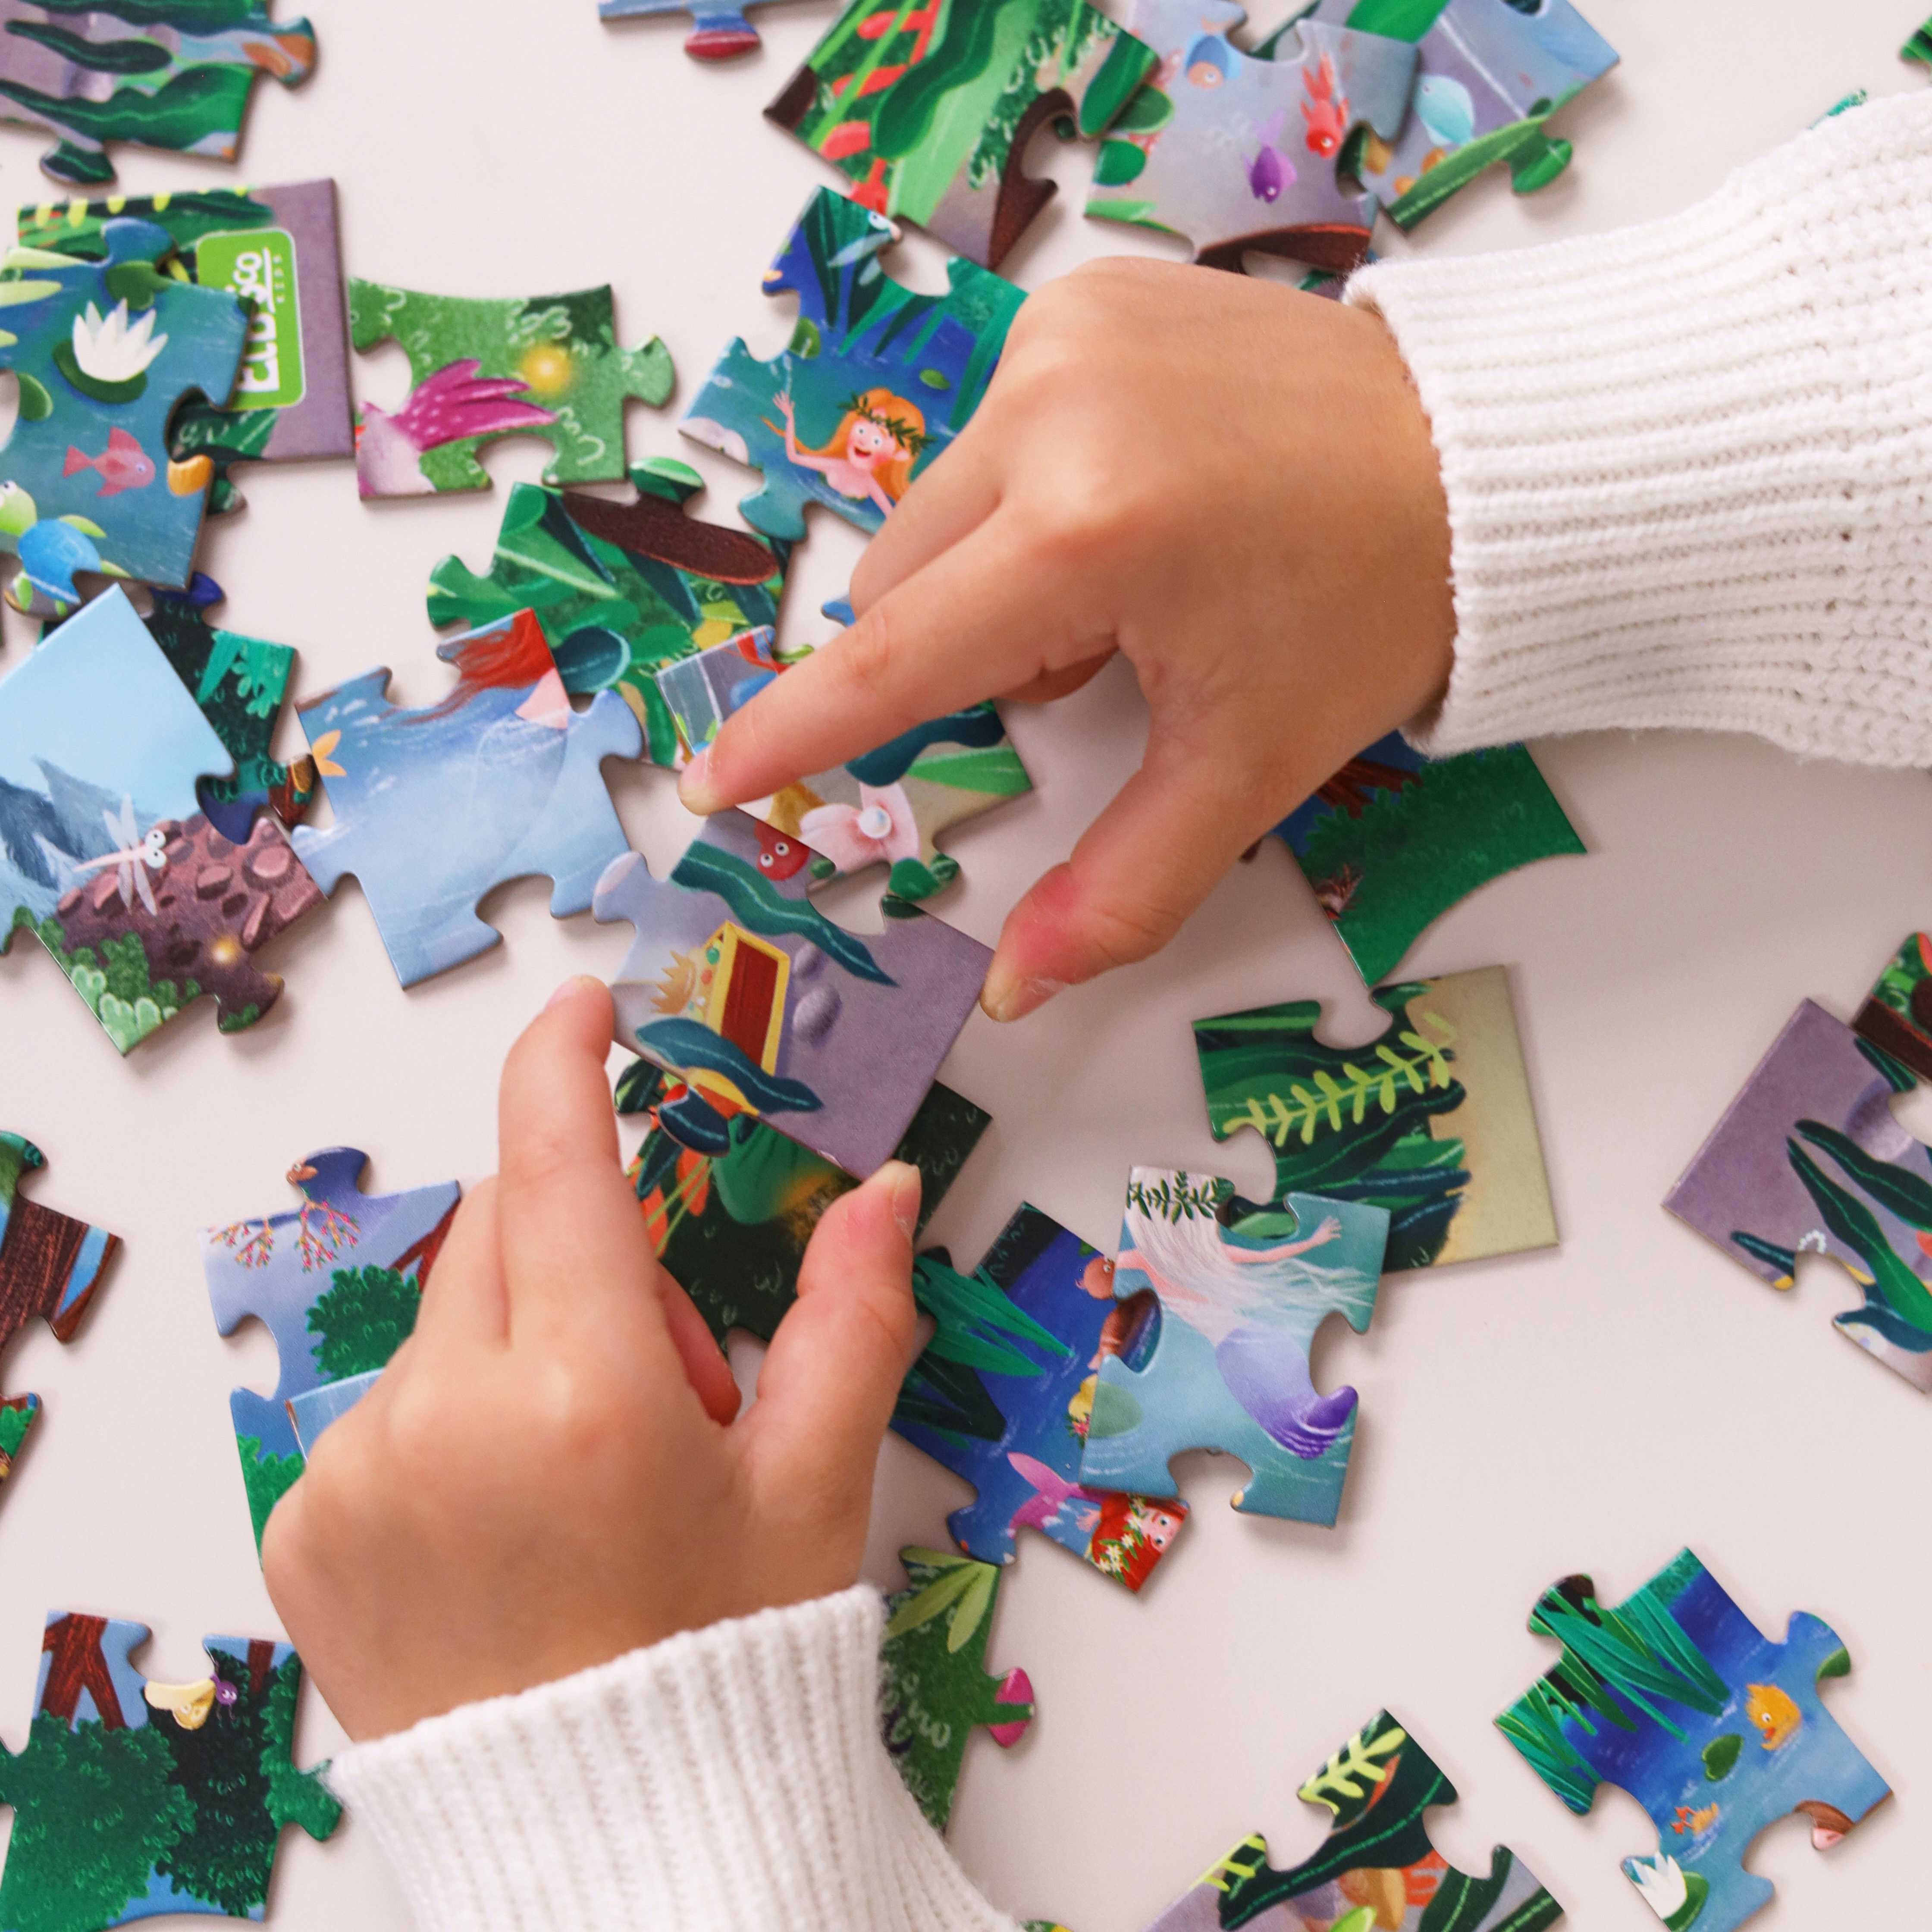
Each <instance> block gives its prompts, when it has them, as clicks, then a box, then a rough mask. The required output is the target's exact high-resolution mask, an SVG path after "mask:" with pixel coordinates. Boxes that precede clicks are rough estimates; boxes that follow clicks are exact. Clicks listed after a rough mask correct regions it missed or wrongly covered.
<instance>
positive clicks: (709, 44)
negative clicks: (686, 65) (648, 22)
mask: <svg viewBox="0 0 1932 1932" xmlns="http://www.w3.org/2000/svg"><path fill="white" fill-rule="evenodd" d="M753 4H754V0H745V5H746V6H749V5H753ZM662 13H688V14H689V15H690V16H691V31H690V32H689V33H688V34H686V35H685V39H684V50H685V52H686V53H688V55H690V56H691V58H692V59H693V60H701V61H721V60H730V59H733V58H735V57H736V55H739V54H748V53H749V52H751V50H752V49H754V47H756V46H757V45H758V44H759V41H758V30H757V28H755V27H754V26H752V25H751V22H750V21H749V20H746V19H745V9H744V7H734V6H732V5H730V0H597V17H598V19H599V20H641V19H643V18H646V17H652V16H655V15H658V14H662Z"/></svg>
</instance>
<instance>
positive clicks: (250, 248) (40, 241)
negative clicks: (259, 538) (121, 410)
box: [18, 181, 356, 516]
mask: <svg viewBox="0 0 1932 1932" xmlns="http://www.w3.org/2000/svg"><path fill="white" fill-rule="evenodd" d="M123 216H125V217H133V218H135V219H137V220H142V221H144V222H147V223H150V224H151V226H154V228H155V229H157V230H158V231H160V233H163V234H165V235H166V236H167V237H168V239H169V242H170V244H171V245H172V256H171V257H169V261H168V267H169V272H170V273H171V274H176V278H177V279H180V278H182V277H185V278H186V279H187V281H190V282H193V283H195V284H198V285H199V286H200V287H205V288H217V289H226V290H227V291H228V292H229V294H231V295H233V296H239V297H240V298H242V299H243V300H244V301H245V302H246V303H247V305H248V346H247V347H246V348H245V350H243V351H242V366H241V371H240V373H239V375H238V377H236V383H235V392H234V396H233V401H232V404H229V399H228V398H223V399H222V401H220V402H216V401H212V400H211V401H205V402H194V401H190V402H187V403H184V404H182V405H181V408H180V409H179V410H178V411H177V412H176V413H175V418H174V420H173V422H172V424H171V425H169V432H168V453H169V455H170V456H172V458H175V460H176V461H177V462H179V463H188V462H191V461H192V460H193V459H194V458H196V457H198V456H199V457H205V458H207V459H208V461H209V463H211V464H212V465H213V466H214V481H213V483H212V484H211V487H210V490H209V493H208V512H209V514H211V515H214V516H219V515H220V514H223V513H224V512H226V511H231V510H236V509H239V508H241V507H242V495H241V493H240V491H239V490H238V489H236V487H235V485H234V484H233V481H232V480H231V479H230V477H229V471H230V470H231V469H233V466H235V465H236V463H244V462H248V463H282V462H290V461H296V460H302V459H304V458H314V457H342V456H353V455H354V454H355V452H356V438H355V431H354V428H353V424H352V422H351V421H350V407H349V344H348V338H347V334H346V332H345V331H344V326H343V287H342V263H341V256H340V254H339V252H338V248H337V243H336V226H335V183H334V182H333V181H296V182H294V183H293V184H290V185H288V186H286V187H257V188H208V189H205V190H199V191H190V192H189V193H185V194H159V195H140V196H130V195H114V196H110V197H108V198H107V199H104V200H99V201H86V200H83V199H80V198H79V197H76V198H75V199H73V200H71V201H64V202H54V201H43V202H38V203H37V204H35V205H33V206H31V207H26V208H22V209H21V210H20V216H19V223H18V226H19V232H20V241H21V243H22V245H23V246H24V247H26V248H35V249H58V250H59V251H62V253H64V254H69V255H74V256H77V257H80V258H81V259H83V260H89V261H92V260H98V259H99V258H100V257H102V256H103V255H104V254H105V253H106V251H107V242H106V237H105V233H104V230H105V229H106V226H107V223H108V222H109V221H110V220H113V219H115V218H117V217H123ZM157 266H159V264H158V263H157ZM177 271H178V272H177ZM225 404H227V405H229V406H226V407H224V405H225Z"/></svg>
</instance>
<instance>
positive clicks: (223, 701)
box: [147, 571, 315, 845]
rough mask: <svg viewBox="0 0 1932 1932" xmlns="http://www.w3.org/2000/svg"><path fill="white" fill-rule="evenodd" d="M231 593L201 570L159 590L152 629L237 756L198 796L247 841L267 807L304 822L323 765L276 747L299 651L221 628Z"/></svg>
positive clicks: (221, 825) (216, 820) (284, 818)
mask: <svg viewBox="0 0 1932 1932" xmlns="http://www.w3.org/2000/svg"><path fill="white" fill-rule="evenodd" d="M222 596H223V592H222V589H221V586H220V584H218V583H216V582H215V581H214V578H212V577H205V576H203V575H202V573H201V572H200V571H196V572H195V574H194V575H193V577H191V578H190V580H189V581H188V586H187V590H186V591H185V592H182V593H180V594H176V593H175V592H171V591H166V590H157V591H156V592H154V607H153V609H152V610H151V611H150V612H149V613H148V618H147V626H148V635H149V636H150V637H152V638H153V639H154V642H155V643H157V644H158V645H159V646H160V650H161V655H163V657H165V658H166V659H167V661H168V662H169V664H171V665H172V666H173V667H174V672H175V676H177V677H178V678H179V679H181V682H182V683H184V685H187V688H188V689H189V690H190V691H191V692H192V693H193V695H194V701H195V703H196V704H198V705H199V706H200V707H201V710H202V715H203V716H204V717H205V718H207V720H208V722H209V724H211V725H213V726H214V734H215V736H217V738H219V739H220V740H221V745H222V748H223V750H224V751H226V753H227V754H228V755H229V757H230V758H231V759H233V761H234V764H235V775H234V776H233V778H203V779H202V781H200V783H199V784H198V785H196V787H195V796H196V800H197V802H199V805H200V806H201V808H202V812H203V813H204V814H205V815H206V817H207V819H208V823H209V824H210V825H211V826H213V827H214V829H215V831H216V832H217V833H219V834H220V836H221V837H222V838H225V839H227V840H228V841H229V842H230V843H231V844H239V845H246V844H248V841H249V838H250V837H251V835H252V833H253V832H254V824H255V817H256V814H257V813H258V812H260V811H262V810H263V809H264V808H269V809H271V810H272V811H274V813H275V816H276V817H278V819H280V820H281V822H282V823H283V824H284V825H285V826H289V825H295V824H298V823H300V821H301V819H302V813H303V812H304V811H305V810H306V809H307V808H308V802H309V799H311V797H312V796H314V791H315V763H314V760H313V759H311V758H308V757H302V758H298V759H297V760H296V762H295V763H294V764H293V765H292V766H291V765H285V764H284V763H281V760H278V759H277V758H276V757H274V756H272V753H271V745H272V742H273V740H274V738H275V721H276V719H277V718H279V717H280V716H281V709H282V699H283V696H284V694H285V693H286V692H287V690H288V688H289V679H290V678H291V677H293V676H294V675H295V668H296V654H295V652H294V651H293V649H291V648H290V646H288V645H287V644H272V643H268V642H267V641H266V640H264V639H263V638H260V637H244V636H243V635H242V634H241V632H240V631H223V630H217V628H215V627H214V625H212V624H211V623H210V622H208V610H209V609H210V608H211V607H212V606H213V605H214V604H219V603H220V601H221V600H222Z"/></svg>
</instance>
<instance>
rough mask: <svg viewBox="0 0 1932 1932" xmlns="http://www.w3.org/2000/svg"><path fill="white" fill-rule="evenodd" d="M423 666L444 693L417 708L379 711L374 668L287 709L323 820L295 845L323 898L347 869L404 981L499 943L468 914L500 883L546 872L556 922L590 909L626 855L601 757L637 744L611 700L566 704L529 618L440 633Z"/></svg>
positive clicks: (632, 725)
mask: <svg viewBox="0 0 1932 1932" xmlns="http://www.w3.org/2000/svg"><path fill="white" fill-rule="evenodd" d="M437 656H438V657H440V658H442V659H443V661H444V662H445V663H446V664H454V665H455V667H456V671H457V686H456V688H455V690H454V691H452V692H451V693H450V694H449V696H448V697H446V698H445V699H444V700H443V702H442V703H440V704H437V705H432V706H430V707H429V708H428V709H425V710H421V711H404V710H401V709H398V708H397V707H396V706H394V705H392V704H391V703H389V700H388V698H387V697H386V696H385V693H386V691H387V689H388V688H389V670H388V667H386V666H382V667H378V668H377V670H372V671H365V672H364V673H363V674H362V676H360V677H359V678H355V679H351V680H350V682H348V683H347V684H344V685H338V687H337V688H335V690H334V691H325V692H324V693H323V694H322V695H321V696H320V697H312V698H309V699H308V700H305V702H303V703H300V704H299V705H298V706H296V715H297V716H298V717H299V718H300V719H301V720H302V729H303V730H304V731H305V733H307V734H308V743H309V751H310V754H311V756H312V757H314V760H315V768H316V770H317V773H318V774H319V775H320V777H321V778H322V779H323V781H324V788H325V789H326V790H327V792H328V793H329V802H330V805H331V806H332V808H333V809H334V811H335V823H334V824H332V825H330V826H327V827H326V828H323V829H317V827H315V826H308V825H302V826H297V827H296V832H295V840H296V850H297V852H299V853H300V854H301V855H302V859H303V862H305V864H306V865H308V868H309V869H310V871H311V873H312V874H314V878H315V880H316V883H317V884H318V885H319V886H320V887H321V889H323V892H333V891H334V890H335V887H336V886H337V884H338V883H339V881H340V880H341V879H342V877H344V874H347V873H352V872H353V874H355V875H356V878H357V879H358V880H359V881H360V882H361V883H362V893H363V896H364V898H366V899H367V900H368V903H369V910H370V912H371V914H372V915H373V916H374V919H375V921H376V924H377V929H378V930H379V931H380V932H381V934H382V935H383V947H384V949H385V950H386V951H387V952H388V953H389V963H390V964H391V965H392V966H393V967H394V968H395V971H396V977H397V978H398V980H401V983H403V984H404V986H414V985H415V984H416V982H417V981H418V980H425V979H428V977H430V975H431V974H434V973H441V972H443V971H447V970H448V969H449V968H450V967H452V966H458V965H461V964H462V962H463V961H464V960H466V959H473V958H475V956H476V955H477V954H478V953H482V952H484V951H487V950H488V949H489V948H490V947H492V946H495V945H497V944H499V943H500V942H501V941H502V934H501V933H499V932H497V930H496V928H495V927H494V926H488V925H486V924H485V923H484V922H483V921H482V920H481V919H478V917H477V916H476V913H475V904H476V901H478V899H479V898H481V897H482V896H483V895H484V893H485V892H487V891H489V890H490V888H491V887H492V886H498V885H501V884H502V883H503V882H504V881H505V880H508V879H518V878H523V877H528V876H529V875H531V874H538V873H541V874H545V875H547V877H549V878H550V881H551V885H552V889H551V892H550V911H551V912H552V913H553V915H555V916H556V917H557V918H559V919H562V918H565V917H567V916H568V915H569V914H571V913H579V912H583V911H585V910H587V909H588V908H589V904H590V899H591V893H592V888H593V887H594V886H595V884H596V882H597V879H598V875H599V874H601V872H602V871H603V870H604V868H605V867H606V866H607V865H609V864H610V862H611V861H612V860H613V859H614V858H615V857H616V856H619V854H621V853H622V852H623V851H624V850H625V837H624V828H623V827H622V825H620V824H619V823H618V820H617V814H616V809H615V808H614V807H613V805H611V803H610V793H608V792H607V791H606V790H604V774H603V769H602V766H603V761H604V759H606V758H634V757H636V756H637V754H638V752H639V751H640V750H641V749H642V748H643V735H642V733H641V732H640V729H639V727H638V724H637V719H636V718H635V717H634V715H632V714H631V710H630V709H629V707H628V706H627V705H626V704H625V703H624V701H623V700H622V698H620V697H617V696H616V694H614V693H613V692H610V691H599V692H598V694H597V696H596V697H595V698H594V699H593V700H592V703H591V706H590V709H589V710H588V711H583V712H578V711H573V710H572V709H571V705H570V699H569V697H568V694H567V693H566V692H565V690H564V688H563V682H562V679H561V678H560V677H559V676H558V674H557V669H556V661H555V660H554V659H553V658H552V657H551V655H550V646H549V645H547V643H544V634H543V629H542V627H541V625H539V624H538V622H537V620H536V617H535V614H534V613H532V612H531V611H529V610H520V611H518V612H517V613H515V614H514V616H509V617H506V618H504V619H502V620H500V621H499V622H496V623H493V624H488V625H484V627H483V628H481V629H480V630H476V631H465V632H463V634H460V636H458V637H451V638H449V639H448V640H446V641H445V642H444V643H442V644H440V645H439V646H437Z"/></svg>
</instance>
